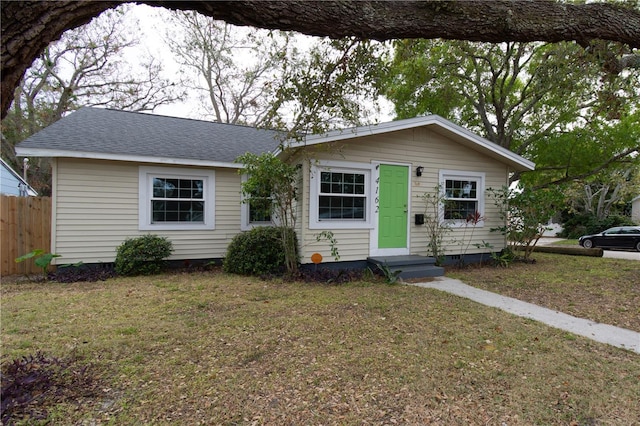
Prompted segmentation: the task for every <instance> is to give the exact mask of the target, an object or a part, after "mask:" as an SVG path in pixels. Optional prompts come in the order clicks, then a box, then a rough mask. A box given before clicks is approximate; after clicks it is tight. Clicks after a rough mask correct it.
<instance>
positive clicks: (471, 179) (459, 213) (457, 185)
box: [440, 170, 484, 223]
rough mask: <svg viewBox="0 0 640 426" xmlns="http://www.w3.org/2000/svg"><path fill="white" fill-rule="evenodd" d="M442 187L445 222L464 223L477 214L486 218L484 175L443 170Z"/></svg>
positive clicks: (441, 175)
mask: <svg viewBox="0 0 640 426" xmlns="http://www.w3.org/2000/svg"><path fill="white" fill-rule="evenodd" d="M440 186H441V188H442V191H444V203H443V206H442V218H443V219H444V220H447V221H452V222H454V223H456V222H458V223H463V222H466V221H467V218H472V217H476V213H478V214H479V215H480V216H484V173H478V172H462V171H453V170H442V171H440Z"/></svg>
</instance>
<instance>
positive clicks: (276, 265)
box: [222, 226, 298, 276]
mask: <svg viewBox="0 0 640 426" xmlns="http://www.w3.org/2000/svg"><path fill="white" fill-rule="evenodd" d="M288 232H293V233H294V238H295V231H293V230H292V229H289V230H288ZM296 253H298V248H297V247H296ZM222 268H223V270H224V271H225V272H229V273H232V274H240V275H257V276H260V275H270V274H280V273H283V272H284V271H285V270H286V265H285V258H284V248H283V245H282V228H279V227H271V226H261V227H257V228H253V229H252V230H250V231H247V232H243V233H240V234H238V235H236V236H235V237H233V240H231V243H230V244H229V247H227V255H226V256H225V258H224V262H223V264H222Z"/></svg>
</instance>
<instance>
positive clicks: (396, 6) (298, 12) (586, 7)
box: [0, 0, 640, 117]
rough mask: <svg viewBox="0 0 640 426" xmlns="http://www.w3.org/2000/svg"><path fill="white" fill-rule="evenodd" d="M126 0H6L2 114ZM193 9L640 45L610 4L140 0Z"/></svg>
mask: <svg viewBox="0 0 640 426" xmlns="http://www.w3.org/2000/svg"><path fill="white" fill-rule="evenodd" d="M121 3H124V1H122V0H104V1H92V0H60V1H15V2H7V1H5V2H3V4H2V11H1V13H2V16H1V25H2V49H1V62H2V69H1V73H2V84H1V88H0V96H1V97H2V117H4V116H5V114H6V112H7V110H8V108H9V105H10V103H11V101H12V99H13V90H14V89H15V87H16V86H17V85H18V83H19V81H20V79H21V78H22V75H23V74H24V72H25V70H26V69H27V68H28V67H29V66H30V65H31V63H32V62H33V60H34V59H35V58H36V57H38V55H39V54H40V52H42V50H43V49H44V48H45V47H46V46H47V45H48V44H49V43H50V42H51V41H54V40H56V39H58V38H59V37H60V35H61V34H62V33H63V32H64V31H65V30H68V29H71V28H75V27H78V26H80V25H83V24H85V23H87V22H88V21H89V20H90V19H91V18H93V17H95V16H98V15H99V14H100V13H101V12H103V11H104V10H106V9H109V8H112V7H115V6H117V5H118V4H121ZM138 3H146V4H149V5H152V6H162V7H167V8H170V9H181V10H195V11H198V12H200V13H202V14H205V15H207V16H211V17H214V18H216V19H222V20H225V21H227V22H229V23H232V24H236V25H251V26H255V27H261V28H271V29H281V30H294V31H299V32H302V33H305V34H310V35H317V36H329V37H336V38H337V37H345V36H356V37H361V38H370V39H376V40H389V39H399V38H445V39H459V40H471V41H485V42H503V41H548V42H558V41H563V40H575V41H578V42H580V43H581V44H583V45H586V44H588V42H589V41H590V40H593V39H603V40H611V41H617V42H621V43H626V44H628V45H629V46H631V47H633V48H638V47H640V11H639V10H637V9H633V8H630V7H624V6H620V5H616V4H610V3H606V2H603V3H588V4H567V3H560V2H555V1H551V0H536V1H518V0H515V1H512V0H476V1H472V2H471V1H464V0H449V1H389V2H386V1H306V0H290V1H255V0H253V1H252V0H248V1H247V0H244V1H204V0H203V1H139V2H138Z"/></svg>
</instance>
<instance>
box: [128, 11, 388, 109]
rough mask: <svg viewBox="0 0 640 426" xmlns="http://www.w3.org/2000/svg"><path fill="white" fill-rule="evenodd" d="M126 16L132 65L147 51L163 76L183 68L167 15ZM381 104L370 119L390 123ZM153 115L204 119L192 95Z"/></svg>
mask: <svg viewBox="0 0 640 426" xmlns="http://www.w3.org/2000/svg"><path fill="white" fill-rule="evenodd" d="M129 13H130V14H131V15H132V17H133V18H135V19H137V20H138V22H139V24H138V25H139V28H138V37H139V39H140V41H141V44H140V46H138V48H137V49H140V50H139V51H137V50H132V51H130V52H129V53H128V55H129V57H130V60H131V61H132V62H135V60H136V56H138V55H139V54H140V52H149V53H150V54H151V55H152V56H153V57H155V58H161V60H162V62H163V67H164V75H165V77H169V78H171V77H174V76H176V75H177V74H178V73H179V72H180V70H181V68H182V67H181V65H180V64H179V63H178V61H177V60H176V58H175V57H174V55H173V54H172V53H171V51H170V50H169V48H168V47H167V46H166V44H165V43H164V39H165V37H166V35H165V33H166V28H165V23H164V22H163V19H162V16H167V15H169V14H170V12H169V11H168V10H166V9H164V8H159V7H151V6H147V5H131V8H130V12H129ZM313 39H314V37H311V36H306V35H303V34H300V35H299V36H298V37H297V43H298V45H299V46H300V47H301V48H304V47H308V46H310V45H311V43H312V42H313ZM381 105H382V106H381V113H380V114H378V115H377V116H375V117H373V119H374V120H376V121H379V122H384V121H391V120H392V118H393V108H392V105H391V104H390V103H388V102H384V101H383V102H382V103H381ZM153 114H159V115H168V116H174V117H184V118H195V119H202V118H203V114H202V110H201V108H199V103H198V100H197V99H196V94H195V93H191V96H190V97H189V98H188V99H187V100H186V101H184V102H176V103H173V104H170V105H161V106H159V107H158V108H156V109H155V110H154V111H153Z"/></svg>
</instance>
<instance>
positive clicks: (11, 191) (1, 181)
mask: <svg viewBox="0 0 640 426" xmlns="http://www.w3.org/2000/svg"><path fill="white" fill-rule="evenodd" d="M0 194H2V195H14V196H17V197H35V196H37V195H38V193H37V192H36V190H35V189H33V188H32V187H31V185H29V184H28V183H27V181H26V180H24V178H23V177H22V176H20V175H19V174H18V172H16V171H15V170H13V169H12V168H11V166H9V165H8V164H7V163H6V162H5V161H4V160H3V159H1V158H0Z"/></svg>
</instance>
